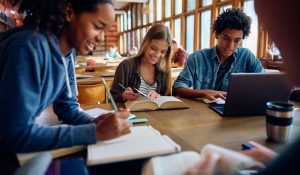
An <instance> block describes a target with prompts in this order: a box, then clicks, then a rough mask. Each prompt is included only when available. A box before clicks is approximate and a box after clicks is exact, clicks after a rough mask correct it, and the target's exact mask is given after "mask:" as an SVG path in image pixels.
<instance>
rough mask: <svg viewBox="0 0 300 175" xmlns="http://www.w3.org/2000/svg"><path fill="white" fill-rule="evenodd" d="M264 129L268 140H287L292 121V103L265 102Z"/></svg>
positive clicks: (279, 141) (283, 141) (280, 141)
mask: <svg viewBox="0 0 300 175" xmlns="http://www.w3.org/2000/svg"><path fill="white" fill-rule="evenodd" d="M266 105H267V106H266V131H267V137H268V139H269V140H270V141H273V142H278V143H285V142H287V141H288V139H289V136H290V132H291V127H292V126H291V125H292V123H293V111H294V108H295V107H294V105H293V104H292V103H288V102H276V101H271V102H267V104H266Z"/></svg>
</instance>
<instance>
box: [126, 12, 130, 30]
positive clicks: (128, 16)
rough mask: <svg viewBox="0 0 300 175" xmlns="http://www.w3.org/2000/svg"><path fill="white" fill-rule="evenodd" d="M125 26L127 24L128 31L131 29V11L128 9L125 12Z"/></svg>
mask: <svg viewBox="0 0 300 175" xmlns="http://www.w3.org/2000/svg"><path fill="white" fill-rule="evenodd" d="M127 24H128V30H130V29H131V10H130V9H129V10H128V11H127Z"/></svg>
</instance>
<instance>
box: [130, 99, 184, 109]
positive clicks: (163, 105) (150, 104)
mask: <svg viewBox="0 0 300 175" xmlns="http://www.w3.org/2000/svg"><path fill="white" fill-rule="evenodd" d="M125 106H126V108H130V111H150V110H157V109H179V108H188V106H187V105H186V104H185V103H184V102H183V101H181V100H179V99H178V98H176V97H173V96H160V97H159V98H157V99H156V100H154V101H152V100H150V99H149V98H147V97H143V96H140V97H139V98H138V99H136V100H134V101H127V102H125Z"/></svg>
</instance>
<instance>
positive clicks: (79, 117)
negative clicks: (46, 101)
mask: <svg viewBox="0 0 300 175" xmlns="http://www.w3.org/2000/svg"><path fill="white" fill-rule="evenodd" d="M53 109H54V112H55V113H56V115H57V116H58V118H59V119H60V120H62V121H63V122H64V123H66V124H72V125H80V124H88V123H89V122H90V120H91V118H90V116H89V115H88V114H87V113H85V112H84V111H82V109H81V108H80V107H79V106H78V105H71V104H69V105H67V104H65V103H60V102H55V103H54V104H53Z"/></svg>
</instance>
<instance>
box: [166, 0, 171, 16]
mask: <svg viewBox="0 0 300 175" xmlns="http://www.w3.org/2000/svg"><path fill="white" fill-rule="evenodd" d="M170 16H171V0H165V18H169V17H170Z"/></svg>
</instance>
